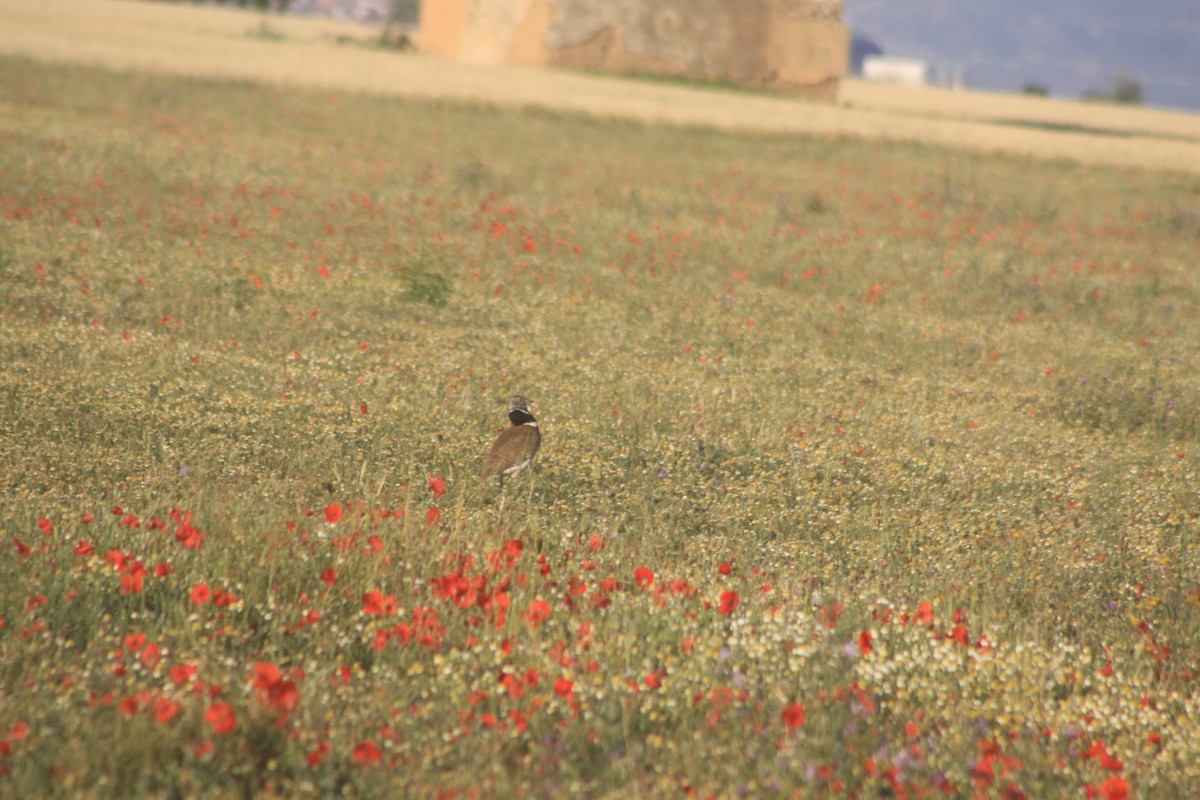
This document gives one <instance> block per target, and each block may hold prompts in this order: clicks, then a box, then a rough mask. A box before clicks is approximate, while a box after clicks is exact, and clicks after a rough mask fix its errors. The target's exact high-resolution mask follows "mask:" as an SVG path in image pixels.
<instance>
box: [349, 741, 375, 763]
mask: <svg viewBox="0 0 1200 800" xmlns="http://www.w3.org/2000/svg"><path fill="white" fill-rule="evenodd" d="M381 755H382V753H380V752H379V748H378V747H377V746H376V745H375V743H374V742H363V743H362V744H360V745H359V746H358V747H356V748H354V760H355V761H357V762H358V763H359V764H372V763H374V762H376V761H378V760H379V757H380V756H381Z"/></svg>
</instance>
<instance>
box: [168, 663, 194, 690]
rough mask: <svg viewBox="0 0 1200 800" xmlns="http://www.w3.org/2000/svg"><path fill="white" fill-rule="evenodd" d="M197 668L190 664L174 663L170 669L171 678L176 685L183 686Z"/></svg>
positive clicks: (192, 676)
mask: <svg viewBox="0 0 1200 800" xmlns="http://www.w3.org/2000/svg"><path fill="white" fill-rule="evenodd" d="M197 671H198V670H197V669H196V667H195V666H193V665H191V664H176V665H174V666H173V667H171V669H170V673H169V674H170V676H171V680H172V681H173V682H174V683H175V685H176V686H183V685H184V684H185V683H188V682H189V681H191V680H192V678H195V677H196V672H197Z"/></svg>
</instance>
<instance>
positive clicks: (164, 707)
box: [153, 697, 183, 725]
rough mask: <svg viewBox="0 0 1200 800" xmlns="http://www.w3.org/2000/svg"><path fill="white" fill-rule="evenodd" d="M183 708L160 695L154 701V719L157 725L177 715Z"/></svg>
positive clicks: (163, 723)
mask: <svg viewBox="0 0 1200 800" xmlns="http://www.w3.org/2000/svg"><path fill="white" fill-rule="evenodd" d="M182 710H183V706H181V705H180V704H179V703H176V702H175V701H174V700H170V699H168V698H166V697H160V698H158V699H157V700H155V701H154V708H153V712H154V721H155V722H157V723H158V724H159V725H165V724H166V723H168V722H170V721H171V720H173V719H175V718H176V717H177V716H179V712H180V711H182Z"/></svg>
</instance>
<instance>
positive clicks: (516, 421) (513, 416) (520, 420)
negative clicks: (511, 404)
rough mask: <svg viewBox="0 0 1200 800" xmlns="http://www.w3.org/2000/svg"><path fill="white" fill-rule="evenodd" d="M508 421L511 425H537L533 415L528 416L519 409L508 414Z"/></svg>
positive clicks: (528, 414) (526, 412) (527, 413)
mask: <svg viewBox="0 0 1200 800" xmlns="http://www.w3.org/2000/svg"><path fill="white" fill-rule="evenodd" d="M508 421H509V422H511V423H512V424H513V425H529V424H531V423H532V424H534V425H537V420H535V419H534V418H533V414H530V413H529V412H528V411H522V410H521V409H519V408H514V409H513V410H512V411H510V412H508Z"/></svg>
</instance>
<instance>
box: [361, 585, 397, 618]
mask: <svg viewBox="0 0 1200 800" xmlns="http://www.w3.org/2000/svg"><path fill="white" fill-rule="evenodd" d="M362 610H363V613H364V614H368V615H372V616H373V615H376V614H395V613H396V596H395V595H390V594H389V595H387V596H384V594H383V592H379V591H375V592H367V593H366V594H364V595H363V609H362Z"/></svg>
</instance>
